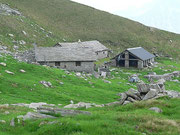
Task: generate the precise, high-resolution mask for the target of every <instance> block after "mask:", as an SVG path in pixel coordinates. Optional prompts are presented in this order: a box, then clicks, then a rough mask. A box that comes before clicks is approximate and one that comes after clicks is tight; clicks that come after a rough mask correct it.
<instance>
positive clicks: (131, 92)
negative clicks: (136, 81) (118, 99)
mask: <svg viewBox="0 0 180 135" xmlns="http://www.w3.org/2000/svg"><path fill="white" fill-rule="evenodd" d="M125 93H126V95H127V96H128V97H132V98H133V99H135V100H141V98H140V93H139V91H137V90H135V89H132V88H131V89H129V90H128V91H127V92H125Z"/></svg>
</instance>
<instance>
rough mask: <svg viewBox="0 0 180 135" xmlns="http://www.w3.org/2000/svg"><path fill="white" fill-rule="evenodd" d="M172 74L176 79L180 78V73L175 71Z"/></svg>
mask: <svg viewBox="0 0 180 135" xmlns="http://www.w3.org/2000/svg"><path fill="white" fill-rule="evenodd" d="M172 74H173V75H174V76H175V77H178V76H180V71H174V72H173V73H172Z"/></svg>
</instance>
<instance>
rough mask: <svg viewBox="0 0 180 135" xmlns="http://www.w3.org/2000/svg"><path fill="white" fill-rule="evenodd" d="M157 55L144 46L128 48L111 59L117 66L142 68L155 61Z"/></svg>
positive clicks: (112, 63)
mask: <svg viewBox="0 0 180 135" xmlns="http://www.w3.org/2000/svg"><path fill="white" fill-rule="evenodd" d="M154 58H155V56H154V55H153V54H151V53H150V52H148V51H146V50H145V49H144V48H142V47H136V48H128V49H127V50H125V51H123V52H122V53H120V54H118V55H117V56H116V57H114V58H113V59H112V60H111V65H113V66H117V67H126V68H129V67H135V68H139V69H142V68H144V67H147V66H150V65H152V64H153V63H154Z"/></svg>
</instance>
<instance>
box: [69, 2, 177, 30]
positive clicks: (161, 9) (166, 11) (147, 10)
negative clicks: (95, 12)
mask: <svg viewBox="0 0 180 135" xmlns="http://www.w3.org/2000/svg"><path fill="white" fill-rule="evenodd" d="M72 1H75V2H78V3H82V4H85V5H88V6H91V7H94V8H97V9H100V10H104V11H107V12H110V13H113V14H116V15H119V16H123V17H126V18H129V19H132V20H135V21H138V22H141V23H143V24H145V25H148V26H152V27H157V28H160V29H164V30H167V31H171V32H175V33H180V0H72Z"/></svg>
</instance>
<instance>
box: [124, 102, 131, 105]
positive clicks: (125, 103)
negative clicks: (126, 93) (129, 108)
mask: <svg viewBox="0 0 180 135" xmlns="http://www.w3.org/2000/svg"><path fill="white" fill-rule="evenodd" d="M129 103H131V102H130V101H124V103H123V105H127V104H129Z"/></svg>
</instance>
